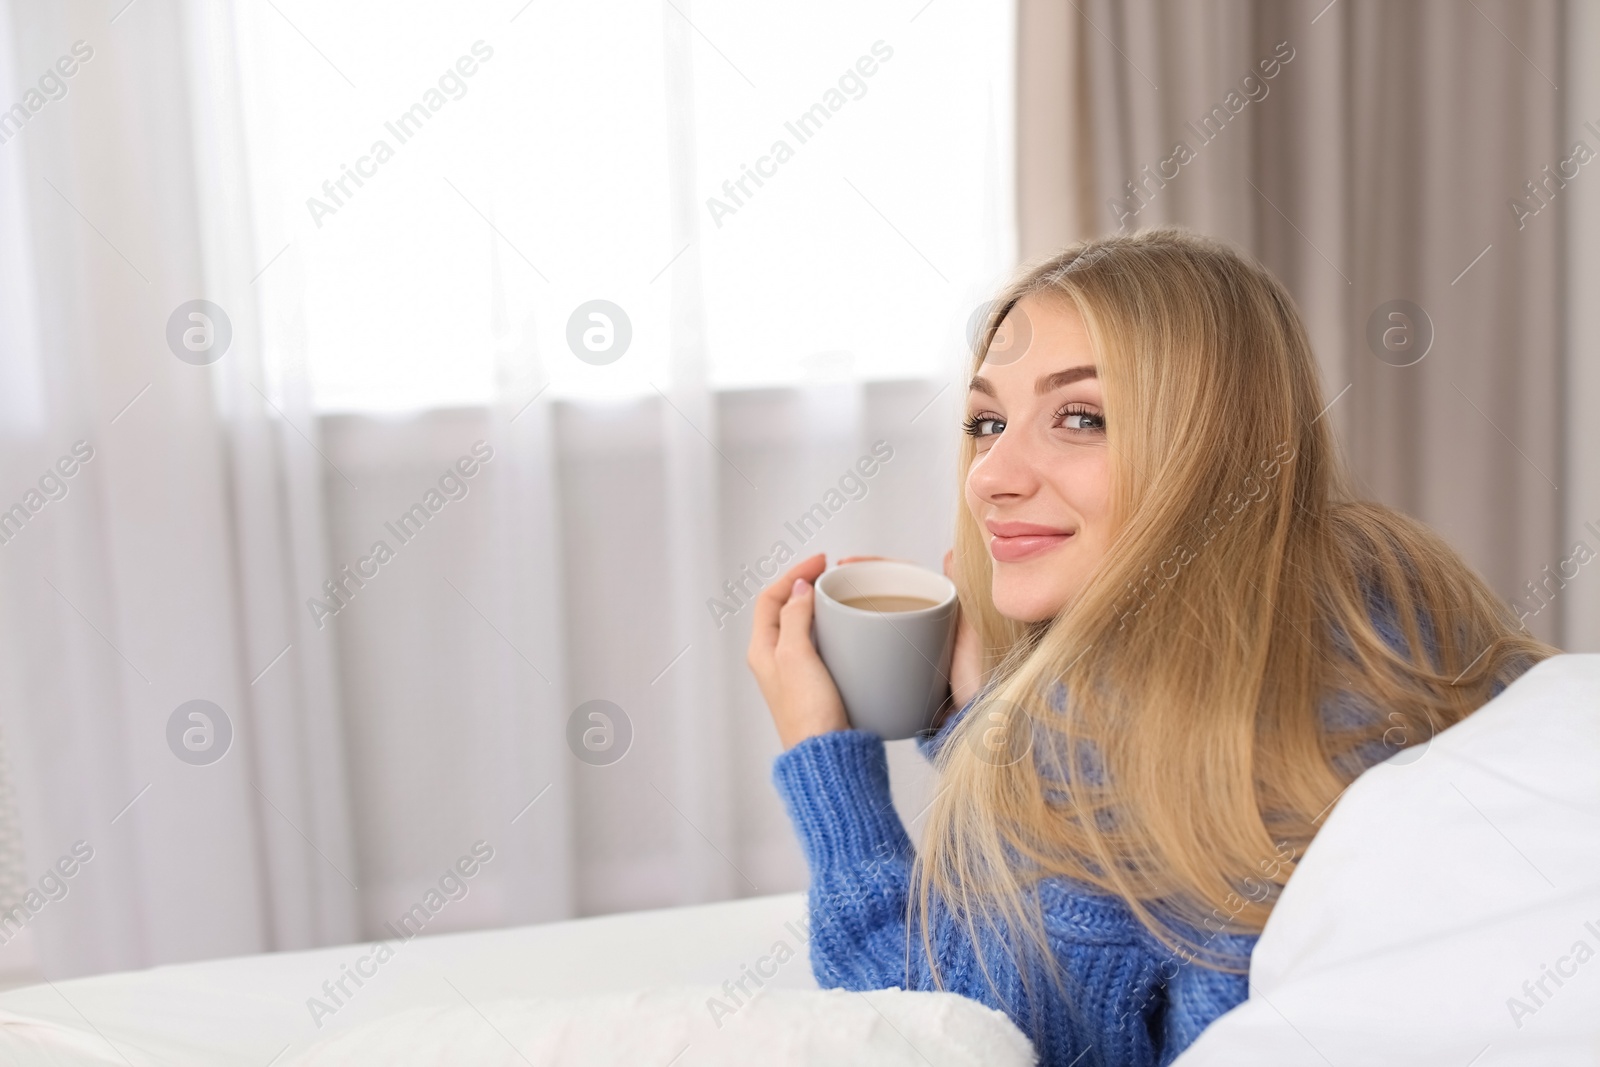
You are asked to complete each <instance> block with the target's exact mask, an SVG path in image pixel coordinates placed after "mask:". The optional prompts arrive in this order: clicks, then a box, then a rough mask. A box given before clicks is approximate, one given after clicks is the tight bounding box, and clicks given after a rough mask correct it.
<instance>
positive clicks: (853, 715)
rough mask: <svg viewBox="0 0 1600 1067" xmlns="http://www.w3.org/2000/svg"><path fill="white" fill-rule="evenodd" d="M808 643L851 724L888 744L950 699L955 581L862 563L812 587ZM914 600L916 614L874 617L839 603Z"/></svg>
mask: <svg viewBox="0 0 1600 1067" xmlns="http://www.w3.org/2000/svg"><path fill="white" fill-rule="evenodd" d="M815 588H816V603H815V606H814V611H813V615H812V630H811V636H812V640H813V641H815V642H816V646H817V654H818V655H820V656H821V657H822V662H823V663H824V664H826V665H827V668H828V673H829V674H831V675H832V676H833V683H834V685H835V686H837V687H838V689H839V695H840V697H842V698H843V699H844V709H845V712H846V714H848V715H849V716H850V725H851V726H853V727H854V728H856V729H858V730H869V731H871V732H872V733H875V734H877V735H878V736H879V737H882V738H883V739H884V740H885V741H898V740H901V739H902V738H907V737H912V736H915V735H916V733H917V732H918V731H920V730H923V729H926V728H927V727H929V726H931V725H932V724H933V719H934V717H935V716H936V715H938V713H939V709H940V708H941V707H943V706H944V703H945V701H946V700H947V699H948V698H949V696H950V657H951V654H952V652H953V651H954V650H955V636H956V622H957V609H958V604H959V602H958V600H957V598H956V587H955V583H954V582H952V581H951V580H950V579H948V578H946V577H945V576H944V575H942V574H936V573H935V572H933V571H930V570H927V569H926V568H923V567H919V566H917V565H916V564H914V563H905V562H902V561H900V560H862V561H860V562H858V563H846V564H843V565H841V566H838V567H835V568H833V569H832V570H830V571H825V572H824V573H823V574H822V576H821V577H819V578H818V579H817V581H816V587H815ZM884 596H891V597H917V598H920V599H923V600H928V601H931V602H932V604H931V606H930V607H926V608H923V609H920V610H917V611H873V610H865V609H863V608H860V607H851V606H850V605H849V604H846V603H843V602H844V601H846V600H855V599H860V598H863V597H866V598H875V597H884Z"/></svg>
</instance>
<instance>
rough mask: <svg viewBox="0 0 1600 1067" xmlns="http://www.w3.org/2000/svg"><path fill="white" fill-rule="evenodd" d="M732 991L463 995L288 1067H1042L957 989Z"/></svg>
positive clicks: (329, 1044) (998, 1016)
mask: <svg viewBox="0 0 1600 1067" xmlns="http://www.w3.org/2000/svg"><path fill="white" fill-rule="evenodd" d="M714 1000H715V1001H717V1002H720V1003H721V1004H723V1005H724V1006H726V1005H727V1004H728V1003H729V1002H728V1000H727V998H726V996H725V995H724V994H723V993H722V991H721V990H717V989H713V988H709V987H708V988H699V987H675V988H658V989H650V990H644V991H640V992H635V993H624V994H612V995H609V996H598V997H585V998H571V999H565V998H539V999H516V1000H498V1001H491V1002H488V1003H483V1004H472V1003H468V1002H467V1001H465V1000H464V999H461V1000H458V1002H457V1003H456V1004H454V1005H450V1006H446V1007H436V1008H417V1009H412V1010H410V1011H406V1012H402V1013H400V1014H398V1015H393V1016H390V1017H388V1018H385V1019H379V1020H377V1021H376V1022H372V1023H368V1024H366V1025H364V1026H359V1027H356V1028H355V1029H353V1030H349V1031H346V1032H345V1033H342V1034H339V1035H337V1036H334V1037H332V1038H329V1039H328V1040H326V1041H324V1042H322V1043H320V1044H318V1045H316V1046H313V1047H312V1048H311V1049H309V1050H307V1051H306V1052H305V1053H303V1054H302V1055H300V1056H298V1057H296V1058H294V1059H293V1060H290V1061H286V1062H285V1063H284V1064H283V1067H358V1065H360V1067H365V1065H368V1064H371V1065H378V1064H382V1065H384V1067H455V1065H457V1064H464V1063H470V1064H473V1065H474V1067H527V1065H528V1064H530V1063H533V1064H538V1065H539V1067H567V1065H573V1067H576V1065H582V1067H638V1065H641V1064H657V1065H660V1067H669V1065H670V1067H750V1065H751V1064H762V1065H765V1067H801V1065H806V1067H811V1065H816V1067H823V1065H826V1067H856V1065H859V1067H902V1065H903V1067H1031V1065H1032V1064H1034V1063H1035V1062H1036V1059H1035V1057H1034V1054H1033V1047H1032V1046H1031V1045H1030V1044H1029V1043H1028V1039H1027V1038H1026V1037H1024V1036H1023V1034H1022V1032H1021V1031H1020V1030H1018V1029H1017V1028H1016V1027H1015V1026H1014V1025H1013V1024H1012V1023H1011V1021H1010V1020H1009V1019H1007V1018H1006V1017H1005V1015H1004V1014H1002V1013H1000V1012H997V1011H993V1010H991V1009H989V1008H986V1007H984V1006H983V1005H982V1004H979V1003H978V1002H977V1001H973V1000H968V999H966V998H964V997H959V996H956V995H954V994H952V993H916V992H910V993H908V992H906V991H904V990H899V989H885V990H877V991H874V992H871V993H850V992H846V991H844V990H840V989H830V990H821V991H815V990H784V989H769V990H765V991H763V992H762V993H761V994H760V995H758V996H757V997H756V998H755V999H754V1000H753V1001H749V1002H747V1003H745V1004H744V1005H743V1006H742V1007H740V1008H738V1009H736V1010H734V1011H733V1012H732V1013H731V1014H728V1013H727V1012H726V1010H724V1009H723V1008H717V1007H715V1006H713V1005H712V1002H713V1001H714Z"/></svg>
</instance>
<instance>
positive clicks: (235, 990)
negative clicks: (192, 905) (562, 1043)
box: [0, 893, 816, 1067]
mask: <svg viewBox="0 0 1600 1067" xmlns="http://www.w3.org/2000/svg"><path fill="white" fill-rule="evenodd" d="M805 914H806V906H805V895H804V894H803V893H790V894H784V895H781V896H770V897H756V898H751V899H748V900H739V901H733V902H729V903H724V904H712V905H704V906H698V907H688V908H669V909H665V910H661V911H649V912H634V913H629V914H624V915H610V916H604V917H600V918H594V919H579V920H574V921H571V922H560V923H549V924H545V925H540V926H524V927H517V928H514V929H509V930H488V931H483V932H479V933H469V934H440V935H433V936H423V937H417V938H415V939H413V940H411V941H409V942H406V943H404V944H403V945H402V946H401V947H400V948H399V949H398V950H397V951H396V952H395V954H394V957H393V958H392V959H390V960H388V961H387V962H385V963H383V964H381V965H376V964H373V963H368V964H366V965H364V968H363V969H366V970H375V971H376V972H377V973H376V977H373V978H370V979H366V980H365V983H364V984H363V985H362V986H361V987H360V988H359V989H357V988H356V987H355V986H354V984H353V983H352V982H351V981H349V980H347V981H346V988H349V989H352V990H354V995H353V996H351V997H350V998H348V1000H345V1002H344V1003H343V1004H342V1005H341V1006H339V1007H338V1008H337V1009H336V1010H335V1012H334V1013H333V1014H332V1015H329V1016H324V1017H322V1018H321V1019H320V1021H321V1023H322V1025H321V1026H320V1027H319V1026H317V1025H315V1023H314V1021H313V1012H312V1010H311V1009H309V1008H308V1007H307V1000H308V999H310V998H312V997H319V998H322V999H323V1001H324V1002H325V1003H328V1002H329V1001H328V998H327V995H326V993H325V992H324V991H323V988H322V984H323V982H324V981H330V980H333V979H337V978H339V977H340V975H341V973H342V970H341V969H342V968H343V967H353V966H354V965H355V963H356V961H357V960H358V958H359V957H361V956H363V955H367V954H369V953H370V952H371V951H372V946H370V945H347V946H343V947H340V948H331V949H318V950H316V951H312V952H282V953H273V954H269V955H264V956H249V957H242V958H238V959H224V960H210V961H206V962H203V963H191V964H181V965H175V966H167V967H155V968H152V969H150V970H147V971H134V972H126V973H121V974H108V975H101V976H98V977H94V978H80V979H75V980H72V981H65V982H56V983H54V984H53V985H39V986H29V987H26V988H23V989H14V990H10V991H8V992H5V993H0V1063H5V1064H10V1063H11V1062H13V1059H11V1058H8V1056H10V1057H15V1058H16V1059H15V1062H18V1063H23V1064H27V1065H28V1067H34V1065H36V1064H37V1065H38V1067H55V1065H56V1064H60V1065H62V1067H65V1065H69V1064H70V1065H72V1067H78V1065H80V1064H85V1063H95V1062H97V1060H98V1061H103V1062H106V1063H115V1064H121V1065H123V1067H126V1065H127V1064H129V1063H131V1064H133V1065H134V1067H145V1065H146V1064H161V1063H164V1064H171V1065H173V1067H191V1065H192V1067H266V1065H267V1064H268V1063H270V1062H272V1061H273V1060H274V1059H275V1058H276V1057H280V1054H281V1059H279V1060H278V1062H280V1063H281V1062H283V1061H284V1060H287V1059H289V1058H290V1057H291V1056H293V1055H295V1054H296V1053H297V1052H300V1051H302V1050H304V1049H306V1048H307V1047H309V1046H310V1044H311V1043H312V1042H313V1041H314V1040H315V1039H317V1038H318V1037H320V1036H324V1035H328V1034H335V1033H339V1032H341V1031H342V1030H345V1029H348V1028H350V1027H353V1026H357V1025H359V1024H362V1023H366V1022H370V1021H372V1020H374V1019H378V1018H380V1017H382V1016H385V1015H388V1014H390V1013H393V1012H398V1011H402V1010H405V1009H410V1008H418V1007H428V1006H436V1005H451V1004H461V1003H462V1002H463V998H466V999H467V1000H470V1001H471V1002H473V1003H477V1004H482V1003H487V1002H492V1001H496V1000H503V999H506V998H509V997H541V996H582V995H587V994H598V993H611V992H617V991H620V990H626V989H642V988H647V987H651V986H661V985H705V986H716V987H720V986H722V984H723V983H724V982H729V981H736V980H738V979H739V978H740V977H741V973H742V969H743V968H745V967H747V966H748V967H756V966H757V965H758V963H759V961H760V960H761V958H762V957H764V956H769V955H771V954H772V952H773V948H774V946H775V945H776V944H777V943H778V942H780V941H782V942H784V943H786V944H787V945H788V946H789V948H790V949H791V950H792V951H794V953H795V954H794V957H793V958H792V959H789V960H788V961H787V962H785V963H783V964H781V965H778V966H776V968H775V973H774V974H773V976H772V977H771V978H770V979H763V982H764V984H765V986H766V987H767V988H769V989H815V988H816V981H815V980H814V979H813V978H812V977H811V968H810V964H809V962H808V957H807V955H806V952H805V945H804V940H803V939H804V936H805V933H806V925H805ZM759 965H760V967H761V969H763V970H766V971H774V963H773V962H768V963H763V964H759ZM452 985H453V986H454V987H455V989H454V990H453V989H452V988H451V987H452ZM746 988H751V986H750V985H749V979H746ZM455 990H459V993H457V992H456V991H455ZM319 1014H320V1013H319ZM45 1049H57V1050H58V1053H57V1054H56V1055H55V1058H53V1059H52V1058H44V1057H45V1056H46V1055H47V1054H46V1052H45V1051H43V1050H45Z"/></svg>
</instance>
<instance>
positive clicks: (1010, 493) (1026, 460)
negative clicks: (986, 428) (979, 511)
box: [968, 430, 1038, 500]
mask: <svg viewBox="0 0 1600 1067" xmlns="http://www.w3.org/2000/svg"><path fill="white" fill-rule="evenodd" d="M968 481H969V482H970V484H971V486H972V490H973V492H974V493H976V494H977V495H978V496H980V497H982V498H984V499H985V500H994V499H999V498H1007V497H1018V496H1024V497H1025V496H1028V495H1029V494H1031V493H1032V492H1033V491H1034V489H1035V487H1037V485H1038V478H1037V476H1036V475H1035V456H1034V455H1033V449H1032V448H1031V447H1030V444H1029V442H1028V440H1027V439H1026V437H1025V436H1024V435H1023V434H1021V433H1020V432H1017V431H1013V430H1002V431H1001V432H1000V433H998V434H996V435H995V437H994V442H993V443H992V444H991V445H990V446H989V448H988V450H987V451H986V452H984V453H983V455H981V456H979V457H978V459H977V461H976V462H974V463H973V465H972V469H971V472H970V474H969V475H968Z"/></svg>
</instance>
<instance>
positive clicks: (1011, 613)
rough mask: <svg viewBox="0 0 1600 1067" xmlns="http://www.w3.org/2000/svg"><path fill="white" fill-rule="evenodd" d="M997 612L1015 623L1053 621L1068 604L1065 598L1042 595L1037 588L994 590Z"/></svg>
mask: <svg viewBox="0 0 1600 1067" xmlns="http://www.w3.org/2000/svg"><path fill="white" fill-rule="evenodd" d="M993 599H994V607H995V610H996V611H998V612H999V613H1000V614H1002V615H1004V616H1005V617H1006V618H1008V619H1010V620H1011V621H1013V622H1041V621H1043V620H1045V619H1053V618H1055V617H1056V614H1057V613H1058V612H1060V610H1061V608H1062V605H1064V604H1065V603H1066V598H1065V597H1057V596H1049V595H1041V591H1040V589H1039V588H1038V587H1037V586H1033V587H1031V588H1026V589H1016V590H1009V589H1005V588H1000V589H996V590H994V595H993Z"/></svg>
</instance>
